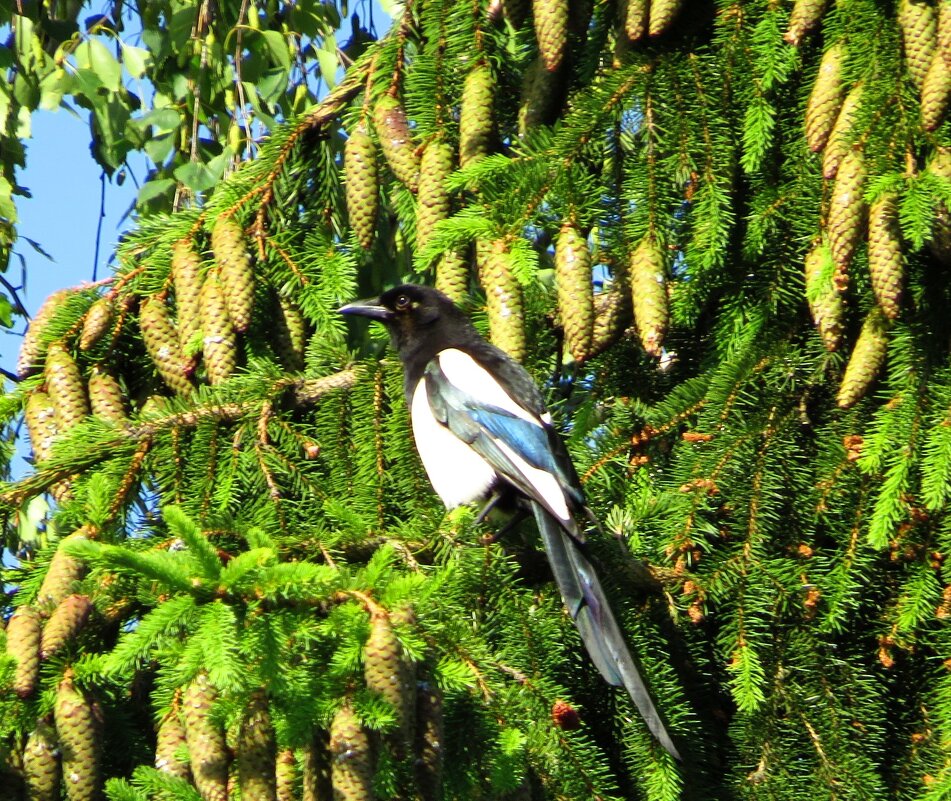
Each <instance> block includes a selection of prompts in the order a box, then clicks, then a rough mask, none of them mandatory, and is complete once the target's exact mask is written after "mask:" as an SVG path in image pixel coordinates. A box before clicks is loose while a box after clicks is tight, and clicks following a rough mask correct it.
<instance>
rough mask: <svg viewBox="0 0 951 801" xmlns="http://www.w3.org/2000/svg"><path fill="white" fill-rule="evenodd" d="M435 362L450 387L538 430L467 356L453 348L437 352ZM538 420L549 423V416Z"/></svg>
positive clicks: (529, 416)
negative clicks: (507, 413)
mask: <svg viewBox="0 0 951 801" xmlns="http://www.w3.org/2000/svg"><path fill="white" fill-rule="evenodd" d="M436 358H437V359H438V360H439V366H440V368H441V369H442V371H443V374H444V375H445V376H446V378H447V379H448V380H449V383H450V384H452V385H453V386H455V387H459V389H460V390H462V391H463V392H465V393H466V394H468V395H471V396H472V397H473V398H478V399H479V400H480V401H481V402H482V403H485V404H486V405H490V406H497V407H498V408H499V409H504V410H505V411H507V412H510V413H511V414H514V415H515V416H516V417H521V418H522V419H523V420H527V421H528V422H529V423H533V424H534V425H536V426H538V427H539V428H541V427H542V426H541V423H539V421H538V418H537V417H536V416H535V415H533V414H532V413H531V412H530V411H528V410H527V409H523V408H522V407H521V406H519V405H518V404H517V403H516V402H515V401H514V400H512V396H511V395H509V394H508V393H507V392H506V391H505V390H504V389H502V387H501V386H500V385H499V382H498V381H496V380H495V379H494V378H493V377H492V374H491V373H490V372H489V371H488V370H486V369H485V368H484V367H482V366H481V365H480V364H479V363H478V362H477V361H476V360H475V359H473V358H472V357H471V356H470V355H469V354H468V353H463V352H462V351H461V350H458V349H457V348H446V350H441V351H439V353H438V354H436ZM546 418H547V419H546ZM542 419H543V420H545V422H546V423H550V422H551V416H550V415H549V414H548V413H547V412H546V413H545V414H544V415H543V416H542Z"/></svg>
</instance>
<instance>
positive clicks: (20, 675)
mask: <svg viewBox="0 0 951 801" xmlns="http://www.w3.org/2000/svg"><path fill="white" fill-rule="evenodd" d="M40 632H41V629H40V616H39V615H38V614H37V612H36V610H35V609H33V607H31V606H19V607H17V609H16V610H15V611H14V613H13V614H12V615H11V616H10V621H9V622H8V623H7V654H9V655H10V656H12V657H13V661H14V662H15V663H16V668H15V670H14V674H13V691H14V692H15V693H16V694H17V695H18V696H20V698H26V697H27V696H29V695H32V694H33V691H34V690H35V689H36V682H37V679H38V678H39V672H40V636H41V634H40Z"/></svg>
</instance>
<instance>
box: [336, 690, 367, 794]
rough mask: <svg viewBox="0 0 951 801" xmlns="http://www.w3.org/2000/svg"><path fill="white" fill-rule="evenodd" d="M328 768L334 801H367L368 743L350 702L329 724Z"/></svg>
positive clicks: (338, 711) (339, 710) (341, 708)
mask: <svg viewBox="0 0 951 801" xmlns="http://www.w3.org/2000/svg"><path fill="white" fill-rule="evenodd" d="M330 765H331V767H330V770H331V781H332V782H333V788H334V799H335V801H370V799H371V798H372V797H373V764H372V762H371V757H370V741H369V740H368V739H367V735H366V732H365V731H364V730H363V727H362V726H361V725H360V721H359V720H357V716H356V715H355V714H354V713H353V708H352V707H351V706H350V705H349V703H347V704H345V705H344V706H342V707H340V709H338V710H337V714H336V715H334V719H333V722H332V723H331V724H330Z"/></svg>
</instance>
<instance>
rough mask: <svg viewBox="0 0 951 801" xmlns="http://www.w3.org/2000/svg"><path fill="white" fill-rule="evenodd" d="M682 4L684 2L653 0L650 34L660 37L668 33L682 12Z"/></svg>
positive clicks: (679, 0) (651, 4)
mask: <svg viewBox="0 0 951 801" xmlns="http://www.w3.org/2000/svg"><path fill="white" fill-rule="evenodd" d="M682 3H683V0H651V2H650V7H651V10H650V21H649V23H648V26H647V27H648V33H650V35H651V36H660V35H661V34H662V33H663V32H664V31H666V30H667V28H668V27H670V23H672V22H673V21H674V17H676V16H677V13H678V12H679V11H680V6H681V4H682Z"/></svg>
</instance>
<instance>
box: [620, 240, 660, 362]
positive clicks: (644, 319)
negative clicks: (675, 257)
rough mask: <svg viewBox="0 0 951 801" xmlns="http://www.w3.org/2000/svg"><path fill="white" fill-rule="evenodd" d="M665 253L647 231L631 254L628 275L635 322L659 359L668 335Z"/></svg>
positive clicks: (647, 346)
mask: <svg viewBox="0 0 951 801" xmlns="http://www.w3.org/2000/svg"><path fill="white" fill-rule="evenodd" d="M665 272H666V271H665V268H664V253H663V251H662V250H661V248H660V246H659V245H658V244H657V242H656V240H655V239H654V237H653V236H652V235H651V234H647V235H646V236H645V237H644V238H643V239H642V240H641V241H640V244H638V246H637V248H636V249H635V250H634V252H633V253H632V254H631V260H630V264H629V266H628V276H629V280H630V284H631V302H632V305H633V307H634V324H635V325H636V327H637V334H638V336H639V337H640V340H641V345H642V346H643V348H644V350H645V351H647V353H648V354H650V355H651V356H653V357H655V358H659V357H660V355H661V353H662V350H663V344H664V337H665V336H666V335H667V323H668V315H669V312H668V308H667V279H666V275H665Z"/></svg>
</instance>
